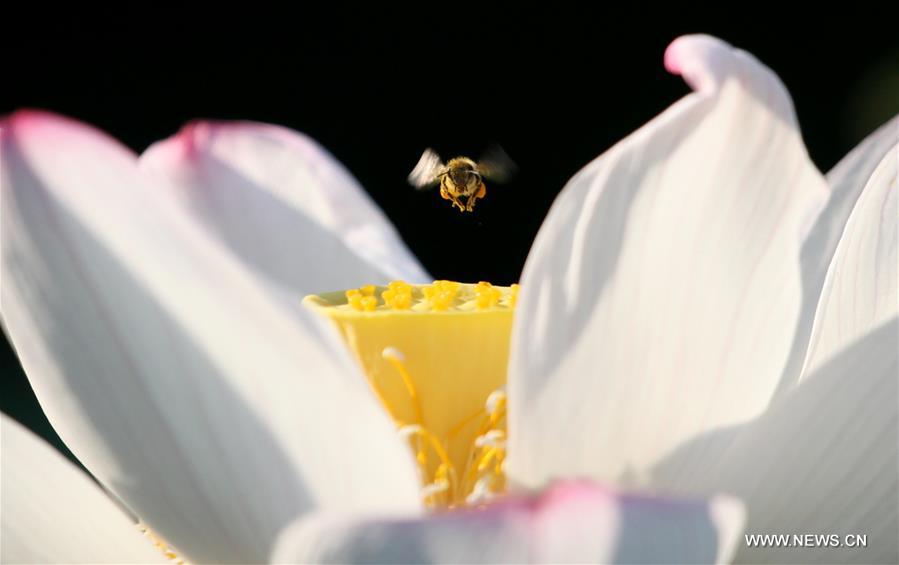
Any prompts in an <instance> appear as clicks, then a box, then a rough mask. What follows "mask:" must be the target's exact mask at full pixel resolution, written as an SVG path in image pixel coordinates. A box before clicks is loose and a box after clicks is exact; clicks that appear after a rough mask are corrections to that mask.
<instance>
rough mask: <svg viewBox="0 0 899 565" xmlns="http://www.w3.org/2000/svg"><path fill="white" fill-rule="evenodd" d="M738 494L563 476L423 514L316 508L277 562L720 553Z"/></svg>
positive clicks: (736, 517)
mask: <svg viewBox="0 0 899 565" xmlns="http://www.w3.org/2000/svg"><path fill="white" fill-rule="evenodd" d="M743 520H744V517H743V512H742V507H741V505H740V504H739V503H737V502H736V501H734V500H733V499H729V498H726V497H716V498H713V499H711V500H706V501H699V500H691V501H683V500H663V499H653V498H647V497H637V496H630V495H621V494H617V493H614V492H611V491H608V490H606V489H603V488H600V487H597V486H595V485H592V484H589V483H578V482H574V483H562V484H558V485H555V486H553V487H552V488H550V489H548V490H547V492H545V493H543V494H542V495H539V496H536V497H519V498H512V499H506V500H503V501H500V502H496V503H494V504H492V505H489V506H487V507H484V508H478V509H470V510H461V511H454V512H449V513H444V514H437V515H434V516H432V517H430V518H425V519H418V520H415V519H406V518H392V517H371V518H367V517H339V516H311V517H309V518H308V519H305V520H301V521H298V522H296V523H294V524H293V525H292V526H290V527H289V528H287V529H286V530H285V531H284V532H283V533H282V535H281V537H280V539H279V543H278V547H277V548H276V551H275V553H274V554H273V556H272V561H273V562H275V563H298V562H299V563H307V562H308V563H663V562H664V563H712V562H715V563H720V562H726V561H727V560H729V558H730V556H731V555H732V553H733V550H734V549H735V546H736V543H737V541H738V536H739V534H740V532H741V531H742V525H743Z"/></svg>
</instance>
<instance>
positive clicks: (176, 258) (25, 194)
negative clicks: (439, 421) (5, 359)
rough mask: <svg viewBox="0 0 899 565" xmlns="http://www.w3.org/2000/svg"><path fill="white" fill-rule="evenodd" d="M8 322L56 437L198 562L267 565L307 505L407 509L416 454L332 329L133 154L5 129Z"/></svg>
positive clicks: (15, 125)
mask: <svg viewBox="0 0 899 565" xmlns="http://www.w3.org/2000/svg"><path fill="white" fill-rule="evenodd" d="M4 126H5V127H4V128H3V130H2V134H0V135H2V137H0V158H2V160H3V168H2V178H0V181H2V182H0V184H2V190H3V193H2V198H3V206H2V227H3V234H2V235H3V238H2V239H3V249H2V251H3V253H2V268H3V285H2V292H3V295H2V307H3V319H4V322H5V324H6V329H7V331H8V333H9V336H10V338H11V342H12V343H13V345H14V347H15V349H16V351H17V353H18V355H19V359H20V360H21V362H22V365H23V366H24V368H25V371H26V373H27V374H28V376H29V379H30V381H31V384H32V386H33V388H34V390H35V392H36V394H37V397H38V400H39V401H40V402H41V406H42V407H43V408H44V411H45V412H46V414H47V416H48V418H49V419H50V422H51V423H52V424H53V426H54V428H55V429H56V430H57V432H58V433H59V435H60V437H61V438H62V439H63V441H65V443H66V445H68V446H69V447H70V448H71V449H72V451H73V452H74V453H75V455H76V456H77V457H78V458H79V459H80V460H81V461H82V462H83V463H84V464H85V466H86V467H87V468H88V469H90V471H91V472H92V473H93V474H94V475H95V476H96V477H98V479H99V480H100V481H101V482H102V483H103V484H104V485H105V486H106V487H107V488H109V489H110V490H111V491H112V492H114V493H115V494H116V495H117V496H118V497H119V498H121V499H122V500H124V501H125V503H126V504H128V505H129V506H130V507H131V508H132V509H133V510H134V511H135V512H136V513H137V514H138V515H139V516H140V517H141V519H142V520H144V521H145V522H147V523H148V524H149V525H150V526H151V527H152V528H153V529H154V530H155V531H156V532H157V533H158V534H160V535H161V536H163V537H164V538H165V539H167V540H168V541H169V542H170V543H172V544H173V545H175V546H176V547H178V548H179V549H180V550H181V551H183V552H184V553H185V554H186V555H187V557H188V558H189V559H190V560H193V561H202V562H208V561H215V562H223V561H244V562H255V561H259V560H261V559H264V558H265V557H266V556H267V555H268V553H269V551H270V545H271V543H272V541H273V539H274V536H275V535H276V533H277V532H278V531H280V529H281V528H282V527H283V526H284V524H286V523H287V522H288V521H290V520H293V519H294V518H295V517H296V516H297V515H298V514H301V513H302V512H305V511H307V510H310V509H313V508H345V509H350V508H383V507H387V508H405V509H410V508H417V507H418V504H419V499H418V492H417V487H418V485H417V479H416V476H415V471H414V467H413V465H412V464H411V462H410V461H409V456H408V450H407V449H406V448H405V447H404V446H403V445H402V442H400V441H399V440H398V439H397V438H396V437H395V432H394V430H393V429H392V425H391V424H390V423H389V421H388V418H387V417H386V415H385V414H384V413H383V410H382V409H381V408H380V406H378V405H377V403H376V401H375V400H374V399H373V398H372V395H371V394H370V392H369V391H368V390H367V387H366V386H365V384H364V379H363V377H362V376H361V375H360V374H359V373H358V370H357V369H356V368H355V367H356V366H355V364H354V363H353V362H352V361H351V360H350V358H349V355H348V354H347V353H346V351H345V348H343V347H342V346H341V345H340V344H339V343H338V342H337V338H336V337H335V336H334V335H333V332H332V331H331V329H330V328H328V327H326V326H325V325H324V324H322V323H321V322H319V321H318V320H316V319H313V318H312V317H311V316H312V315H311V314H308V313H306V312H305V311H303V310H301V309H300V307H299V300H300V297H299V296H298V297H297V305H296V308H295V309H293V310H288V309H286V308H284V307H280V306H278V305H277V304H278V303H276V302H274V301H272V300H271V299H270V297H269V296H268V295H267V294H265V293H264V292H263V291H262V289H263V285H261V284H259V282H258V280H257V279H256V278H254V277H253V276H252V275H251V274H250V273H248V272H247V271H246V270H245V269H244V268H243V267H242V265H241V264H240V263H238V262H237V261H235V260H234V258H233V256H232V255H231V254H229V253H227V252H226V251H224V250H223V248H222V247H220V245H219V244H218V243H217V242H215V241H213V240H210V239H209V238H208V237H207V236H206V232H204V231H203V230H200V229H199V228H198V227H197V226H196V224H195V223H194V222H192V221H190V220H189V219H188V218H186V217H185V216H184V215H183V211H182V210H181V209H179V208H177V207H175V206H173V205H172V204H171V201H170V200H168V199H166V198H164V197H162V196H161V191H160V190H158V189H157V188H158V187H157V186H155V185H151V184H150V183H149V182H148V181H147V179H146V177H144V176H142V175H141V174H140V173H139V171H138V169H137V161H136V158H135V156H134V155H133V154H131V153H130V152H129V151H127V150H126V149H125V148H123V147H122V146H120V145H119V144H117V143H116V142H114V141H113V140H111V139H109V138H108V137H106V136H105V135H103V134H102V133H100V132H97V131H95V130H93V129H91V128H88V127H86V126H84V125H82V124H78V123H76V122H71V121H69V120H66V119H63V118H59V117H56V116H52V115H47V114H39V113H18V114H14V115H13V116H12V117H11V118H9V119H8V120H7V122H6V123H5V124H4Z"/></svg>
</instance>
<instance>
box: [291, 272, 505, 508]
mask: <svg viewBox="0 0 899 565" xmlns="http://www.w3.org/2000/svg"><path fill="white" fill-rule="evenodd" d="M517 292H518V288H517V285H514V286H513V287H511V288H509V287H498V286H493V285H491V284H489V283H486V282H481V283H478V284H462V283H457V282H453V281H434V283H432V284H429V285H410V284H407V283H404V282H402V281H394V282H391V283H390V284H388V285H387V286H386V287H377V288H375V287H362V288H358V289H353V290H350V291H347V292H339V293H338V292H333V293H325V294H321V295H314V296H309V297H307V298H306V300H305V303H306V304H307V305H308V306H310V307H312V308H313V309H315V310H316V311H317V312H319V313H320V314H322V315H324V316H325V317H327V318H328V319H330V320H331V321H333V322H334V324H335V326H336V327H337V328H338V330H339V331H340V334H341V336H342V337H343V338H344V342H345V343H346V344H347V346H348V347H349V349H350V350H351V351H352V352H353V354H354V355H355V356H356V359H357V360H358V361H359V363H360V365H361V366H362V368H363V370H364V374H365V376H366V378H367V380H368V382H369V384H370V386H371V388H372V391H373V392H374V394H375V395H376V396H377V398H378V399H379V400H380V402H381V404H382V405H383V406H384V408H385V410H386V411H387V413H388V414H389V415H390V417H391V419H392V420H393V421H394V422H395V423H396V425H397V428H398V430H399V433H400V434H401V436H402V437H403V438H405V439H406V441H408V442H409V446H410V448H411V450H412V453H413V455H414V457H415V461H416V463H417V465H418V470H419V475H420V479H421V487H422V491H421V492H422V497H423V500H424V501H425V503H426V504H427V505H429V506H432V507H441V508H446V507H453V506H459V505H473V504H480V503H482V502H483V501H485V500H486V499H488V498H490V497H492V496H494V495H497V494H501V493H502V492H503V491H504V489H505V475H504V469H503V462H504V461H505V454H506V451H505V450H506V444H505V442H506V400H505V394H504V392H503V389H504V387H505V382H506V369H507V365H508V353H509V338H510V335H511V329H512V317H513V314H514V306H515V302H516V299H517Z"/></svg>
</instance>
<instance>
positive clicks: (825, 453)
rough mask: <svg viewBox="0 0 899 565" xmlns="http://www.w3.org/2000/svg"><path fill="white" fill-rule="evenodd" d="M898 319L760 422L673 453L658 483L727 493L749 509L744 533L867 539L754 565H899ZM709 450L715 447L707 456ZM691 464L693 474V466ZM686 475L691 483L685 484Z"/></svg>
mask: <svg viewBox="0 0 899 565" xmlns="http://www.w3.org/2000/svg"><path fill="white" fill-rule="evenodd" d="M897 320H899V318H897V317H896V316H895V315H894V316H893V318H892V319H891V320H889V321H887V322H886V323H884V324H883V325H881V326H880V327H879V328H877V329H876V330H875V331H873V332H871V333H869V334H868V335H867V336H864V337H863V338H861V339H859V340H857V341H856V342H854V343H853V344H851V345H850V346H849V347H848V348H845V349H844V350H842V351H841V352H840V353H839V354H837V355H836V356H835V357H832V358H831V359H830V360H829V361H828V362H827V363H825V364H824V365H822V366H821V367H820V368H819V369H818V370H816V371H815V373H814V374H813V375H811V376H810V377H808V378H805V379H803V380H802V382H801V383H800V384H799V386H798V387H797V388H796V389H794V390H792V391H790V392H788V393H787V394H785V395H784V396H783V397H781V398H780V399H779V400H778V401H777V402H775V403H774V404H773V405H772V407H771V409H770V410H769V411H768V412H767V413H766V414H764V415H763V416H762V417H760V418H759V419H758V420H756V421H753V422H751V423H748V424H744V425H742V426H740V427H738V428H737V429H734V430H731V431H729V432H727V434H728V435H729V436H730V437H729V441H728V442H727V443H728V447H727V448H726V449H723V450H721V451H718V452H715V455H714V457H711V456H710V457H707V458H706V459H705V460H701V461H699V463H698V464H697V457H696V453H702V452H706V453H709V454H711V453H712V452H714V443H715V440H716V438H715V437H714V434H710V435H709V436H708V437H705V438H699V439H697V440H695V441H694V442H692V445H687V446H684V447H683V448H681V449H680V450H678V452H677V453H675V454H673V455H672V456H671V457H670V459H669V460H667V461H666V462H664V463H663V464H662V465H660V467H659V468H658V469H657V470H656V477H657V479H658V480H659V481H660V482H667V481H668V480H669V477H670V476H672V475H674V476H676V477H678V479H677V481H678V483H679V488H680V489H681V490H683V491H687V492H691V493H693V494H694V495H695V496H702V495H703V493H708V492H727V493H731V494H733V495H735V496H738V497H740V498H741V499H743V500H744V501H745V503H746V509H747V513H748V525H747V529H746V532H747V534H790V535H792V534H800V535H801V534H807V533H811V534H834V535H837V536H839V540H840V541H842V542H844V543H845V536H848V535H866V536H867V547H864V548H850V547H843V548H841V549H833V548H817V549H809V548H804V549H801V548H795V547H794V548H767V549H760V548H749V547H746V545H745V544H741V550H740V554H739V555H738V560H739V561H744V562H749V563H763V562H765V563H769V562H770V563H783V562H791V563H811V562H830V563H897V562H899V546H897V543H896V532H897V531H899V520H897V511H899V507H897V505H896V501H897V497H899V468H897V465H899V416H897V411H899V408H897V402H896V399H897V397H899V379H897V371H899V361H897V348H896V344H897V342H899V321H897ZM710 445H711V446H712V448H711V449H710ZM691 465H693V466H692V467H690V466H691ZM684 475H687V476H689V480H687V481H685V480H684V479H683V478H682V477H683V476H684Z"/></svg>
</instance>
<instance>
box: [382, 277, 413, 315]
mask: <svg viewBox="0 0 899 565" xmlns="http://www.w3.org/2000/svg"><path fill="white" fill-rule="evenodd" d="M381 298H382V299H383V300H384V304H386V305H387V306H389V307H390V308H393V309H394V310H408V309H409V308H411V307H412V285H410V284H408V283H405V282H403V281H393V282H391V283H390V284H388V285H387V290H385V291H384V292H382V293H381Z"/></svg>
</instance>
